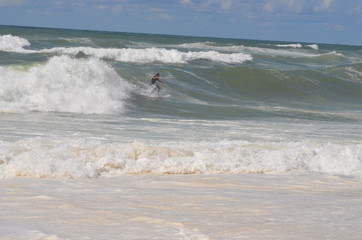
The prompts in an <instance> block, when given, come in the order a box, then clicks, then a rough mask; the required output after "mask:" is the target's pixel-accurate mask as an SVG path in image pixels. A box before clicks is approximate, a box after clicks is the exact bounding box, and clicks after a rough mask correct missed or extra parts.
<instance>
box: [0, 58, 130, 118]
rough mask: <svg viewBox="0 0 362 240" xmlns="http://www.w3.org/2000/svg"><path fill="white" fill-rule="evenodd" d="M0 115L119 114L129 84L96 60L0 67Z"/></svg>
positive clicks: (57, 61) (61, 60)
mask: <svg viewBox="0 0 362 240" xmlns="http://www.w3.org/2000/svg"><path fill="white" fill-rule="evenodd" d="M0 75H1V77H0V84H1V86H2V87H1V89H0V112H22V111H43V112H77V113H99V114H101V113H119V112H122V111H123V110H124V106H123V104H124V103H123V99H125V98H127V94H128V92H129V90H130V89H131V88H132V85H131V84H129V83H127V82H126V81H124V80H123V79H122V78H121V77H119V76H118V74H117V72H116V71H115V70H114V69H113V68H112V67H110V66H108V65H107V64H106V63H105V62H103V61H101V60H99V59H97V58H89V59H75V58H71V57H69V56H65V55H63V56H55V57H52V58H51V59H50V60H49V61H48V62H46V63H45V64H42V65H40V64H38V65H33V66H25V67H23V68H19V67H11V66H7V67H1V66H0Z"/></svg>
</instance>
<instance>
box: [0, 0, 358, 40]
mask: <svg viewBox="0 0 362 240" xmlns="http://www.w3.org/2000/svg"><path fill="white" fill-rule="evenodd" d="M0 25H16V26H33V27H51V28H69V29H83V30H104V31H116V32H135V33H157V34H171V35H187V36H206V37H222V38H238V39H257V40H279V41H291V42H308V43H333V44H335V43H337V44H348V45H362V1H361V0H0Z"/></svg>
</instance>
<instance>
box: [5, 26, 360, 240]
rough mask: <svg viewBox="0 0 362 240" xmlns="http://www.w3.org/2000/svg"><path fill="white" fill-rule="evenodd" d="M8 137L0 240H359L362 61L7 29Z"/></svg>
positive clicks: (331, 49) (291, 47)
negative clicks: (157, 88)
mask: <svg viewBox="0 0 362 240" xmlns="http://www.w3.org/2000/svg"><path fill="white" fill-rule="evenodd" d="M156 73H160V76H161V78H160V79H161V81H162V83H159V85H160V87H161V91H160V92H157V91H154V88H153V86H151V85H150V82H151V78H152V76H154V75H155V74H156ZM0 122H1V124H0V185H1V189H0V239H16V240H20V239H21V240H22V239H24V240H25V239H27V240H28V239H36V240H38V239H39V240H40V239H49V240H50V239H51V240H54V239H220V240H221V239H289V240H290V239H342V238H343V239H360V236H361V234H362V230H361V229H360V226H362V181H361V180H362V178H361V177H362V46H346V45H333V44H319V43H304V42H297V43H295V42H280V41H258V40H241V39H222V38H206V37H190V36H171V35H154V34H138V33H120V32H102V31H83V30H67V29H47V28H31V27H15V26H0Z"/></svg>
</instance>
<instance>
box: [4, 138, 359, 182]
mask: <svg viewBox="0 0 362 240" xmlns="http://www.w3.org/2000/svg"><path fill="white" fill-rule="evenodd" d="M0 143H1V145H2V148H1V149H0V178H12V177H16V176H31V177H47V178H63V177H66V178H68V177H70V178H74V177H75V178H77V177H90V178H96V177H99V176H118V175H120V174H144V173H152V174H239V173H287V172H297V173H298V172H299V173H305V172H312V173H327V174H338V175H346V176H362V175H361V174H362V169H361V166H362V165H361V159H362V145H361V144H337V143H316V142H311V141H301V142H284V143H283V142H249V141H242V140H239V141H229V140H224V141H220V142H179V143H174V144H159V145H157V146H156V145H149V144H146V143H143V142H133V143H99V142H86V140H75V139H74V140H69V139H68V140H67V141H62V140H50V139H45V138H44V139H42V138H33V139H26V140H21V141H18V142H15V143H10V142H0Z"/></svg>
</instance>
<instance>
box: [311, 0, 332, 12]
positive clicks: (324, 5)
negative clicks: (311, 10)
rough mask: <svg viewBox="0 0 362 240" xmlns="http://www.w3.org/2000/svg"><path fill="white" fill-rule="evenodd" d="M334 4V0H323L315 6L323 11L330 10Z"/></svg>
mask: <svg viewBox="0 0 362 240" xmlns="http://www.w3.org/2000/svg"><path fill="white" fill-rule="evenodd" d="M333 4H334V0H321V1H320V2H319V4H318V5H317V6H316V7H315V10H317V11H321V10H328V9H330V8H331V7H332V6H333Z"/></svg>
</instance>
